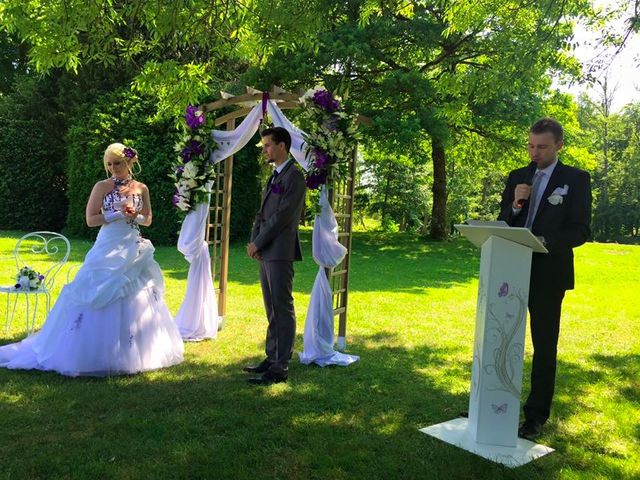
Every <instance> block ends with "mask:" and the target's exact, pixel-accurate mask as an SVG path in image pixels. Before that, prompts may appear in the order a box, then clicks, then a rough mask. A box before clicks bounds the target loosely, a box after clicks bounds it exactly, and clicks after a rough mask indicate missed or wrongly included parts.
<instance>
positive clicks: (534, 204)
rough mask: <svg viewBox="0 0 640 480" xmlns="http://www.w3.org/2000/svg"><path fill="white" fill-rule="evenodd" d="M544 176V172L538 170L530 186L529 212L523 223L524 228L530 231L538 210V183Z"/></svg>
mask: <svg viewBox="0 0 640 480" xmlns="http://www.w3.org/2000/svg"><path fill="white" fill-rule="evenodd" d="M543 176H544V172H543V171H541V170H538V171H537V172H536V174H535V175H534V176H533V183H532V184H531V195H530V196H529V212H528V213H527V221H526V222H524V226H525V228H528V229H531V225H533V220H534V218H535V216H536V211H537V210H538V197H539V196H540V192H539V191H538V190H540V182H542V177H543Z"/></svg>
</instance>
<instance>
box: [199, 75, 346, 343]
mask: <svg viewBox="0 0 640 480" xmlns="http://www.w3.org/2000/svg"><path fill="white" fill-rule="evenodd" d="M267 93H268V94H269V100H273V101H275V102H276V103H277V104H278V107H279V108H280V109H281V110H290V109H297V108H301V107H302V103H301V102H300V95H298V94H294V93H290V92H287V91H285V90H283V89H281V88H279V87H275V86H274V87H271V90H270V91H269V92H267ZM220 96H221V98H220V99H219V100H216V101H215V102H211V103H208V104H206V105H204V106H203V110H204V111H205V112H207V113H209V112H215V111H216V110H219V109H221V108H224V107H236V109H235V110H233V111H231V112H230V113H227V114H225V115H222V116H220V117H217V118H216V119H215V121H214V125H215V126H216V127H221V126H222V125H225V127H226V129H227V130H233V129H235V128H236V120H238V119H240V118H243V117H245V116H247V115H248V114H249V112H251V110H252V108H253V107H254V106H255V105H256V103H257V102H260V101H262V99H263V92H262V91H259V90H255V89H252V88H249V87H246V89H245V93H244V94H243V95H238V96H234V95H230V94H227V93H224V92H222V93H221V95H220ZM209 114H210V113H209ZM356 160H357V146H355V147H354V149H353V154H352V156H351V159H350V162H349V167H348V175H347V176H346V177H345V178H340V179H338V178H335V177H334V176H330V177H329V179H328V186H329V187H330V189H329V202H330V204H331V207H332V208H333V211H334V213H335V216H336V220H337V222H338V227H339V233H338V239H339V241H340V243H342V244H343V245H344V246H345V247H346V248H347V254H346V256H345V258H344V260H343V261H342V262H341V263H340V264H339V265H338V266H337V267H335V268H333V269H327V270H326V273H327V277H328V278H329V282H330V284H331V287H332V291H333V314H334V316H338V348H344V346H345V338H346V327H347V306H348V294H349V271H350V263H351V237H352V231H353V199H354V188H355V173H356ZM232 186H233V156H231V157H228V158H226V159H225V160H224V161H221V162H219V163H217V164H216V176H215V181H214V185H213V188H212V193H211V206H210V208H209V220H208V229H207V237H206V240H207V242H208V244H209V246H210V250H211V251H210V253H211V273H212V275H213V281H214V284H217V287H216V288H215V290H216V294H217V297H218V315H220V316H221V317H223V318H224V316H225V314H226V310H227V290H228V283H227V282H228V273H229V237H230V233H231V232H230V230H229V229H230V219H231V193H232ZM214 286H215V285H214Z"/></svg>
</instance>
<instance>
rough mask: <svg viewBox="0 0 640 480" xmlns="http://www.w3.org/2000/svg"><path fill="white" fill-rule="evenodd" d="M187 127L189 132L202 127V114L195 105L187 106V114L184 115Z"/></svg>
mask: <svg viewBox="0 0 640 480" xmlns="http://www.w3.org/2000/svg"><path fill="white" fill-rule="evenodd" d="M184 118H185V120H186V121H187V126H188V127H189V128H190V129H191V130H196V129H198V128H200V127H201V126H203V125H204V120H205V118H204V114H203V112H202V111H201V110H200V109H198V107H196V106H195V105H187V112H186V113H185V115H184Z"/></svg>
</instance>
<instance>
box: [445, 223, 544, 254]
mask: <svg viewBox="0 0 640 480" xmlns="http://www.w3.org/2000/svg"><path fill="white" fill-rule="evenodd" d="M454 227H456V229H457V230H458V231H459V232H460V233H461V234H462V235H464V236H465V237H467V239H468V240H469V241H470V242H471V243H473V244H474V245H475V246H476V247H482V245H483V244H484V242H486V241H487V239H488V238H489V237H492V236H496V237H501V238H504V239H505V240H509V241H511V242H514V243H517V244H519V245H523V246H525V247H529V248H530V249H531V250H533V251H534V252H538V253H548V252H549V251H548V250H547V249H546V248H545V247H544V245H543V244H542V242H541V241H540V240H538V238H537V237H536V236H535V235H534V234H533V233H531V231H530V230H529V229H528V228H524V227H509V226H507V225H506V224H505V226H501V225H496V222H486V223H480V222H474V225H465V224H457V225H454Z"/></svg>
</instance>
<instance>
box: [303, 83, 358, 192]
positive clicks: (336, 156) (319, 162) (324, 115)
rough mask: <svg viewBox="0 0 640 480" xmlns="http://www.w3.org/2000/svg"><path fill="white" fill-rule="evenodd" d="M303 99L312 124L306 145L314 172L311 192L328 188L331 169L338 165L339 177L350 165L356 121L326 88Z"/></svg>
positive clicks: (310, 177) (309, 184) (309, 177)
mask: <svg viewBox="0 0 640 480" xmlns="http://www.w3.org/2000/svg"><path fill="white" fill-rule="evenodd" d="M302 99H303V101H305V105H306V106H307V109H306V112H305V113H304V118H306V120H307V122H308V123H309V127H308V128H307V135H306V138H305V141H306V143H307V145H308V146H309V149H308V152H309V153H308V157H307V158H308V159H309V160H310V166H311V168H310V169H309V171H308V172H307V180H306V181H307V187H308V188H309V189H311V190H316V189H319V188H320V187H321V186H322V185H324V184H326V182H327V178H328V177H329V169H330V168H332V167H333V166H334V165H335V166H336V168H337V169H338V170H337V171H336V176H338V177H339V176H340V174H341V169H342V170H344V168H345V166H346V165H347V162H348V159H349V155H350V154H351V152H352V151H353V150H352V149H353V141H354V140H355V139H356V138H357V134H356V124H355V117H354V116H353V115H351V114H349V113H347V112H346V111H345V110H344V109H343V107H342V105H341V104H340V102H339V101H338V99H336V98H335V97H334V96H333V94H332V93H331V92H330V91H328V90H327V89H325V88H323V87H316V88H315V89H313V90H309V91H307V92H306V93H305V94H304V96H303V97H302ZM342 173H344V172H342Z"/></svg>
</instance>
